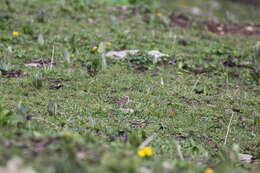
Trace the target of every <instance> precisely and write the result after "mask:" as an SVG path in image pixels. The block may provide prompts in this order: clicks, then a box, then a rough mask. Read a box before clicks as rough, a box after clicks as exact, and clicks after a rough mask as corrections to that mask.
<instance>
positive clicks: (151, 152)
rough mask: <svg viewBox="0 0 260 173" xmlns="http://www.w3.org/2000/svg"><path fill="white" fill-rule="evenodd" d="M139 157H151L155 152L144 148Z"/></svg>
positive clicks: (149, 148) (139, 151) (139, 152)
mask: <svg viewBox="0 0 260 173" xmlns="http://www.w3.org/2000/svg"><path fill="white" fill-rule="evenodd" d="M137 154H138V156H139V157H149V156H152V155H153V150H152V148H151V147H144V148H142V149H140V150H138V152H137Z"/></svg>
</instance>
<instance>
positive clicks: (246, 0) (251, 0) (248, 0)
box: [232, 0, 260, 6]
mask: <svg viewBox="0 0 260 173" xmlns="http://www.w3.org/2000/svg"><path fill="white" fill-rule="evenodd" d="M232 1H233V2H238V3H244V4H249V5H257V6H258V5H260V1H259V0H232Z"/></svg>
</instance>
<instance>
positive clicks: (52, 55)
mask: <svg viewBox="0 0 260 173" xmlns="http://www.w3.org/2000/svg"><path fill="white" fill-rule="evenodd" d="M54 53H55V47H54V45H53V47H52V54H51V66H50V68H51V69H52V64H53V59H54Z"/></svg>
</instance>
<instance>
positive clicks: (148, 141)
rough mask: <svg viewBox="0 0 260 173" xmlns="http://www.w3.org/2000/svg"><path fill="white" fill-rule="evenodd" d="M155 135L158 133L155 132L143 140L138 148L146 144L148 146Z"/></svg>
mask: <svg viewBox="0 0 260 173" xmlns="http://www.w3.org/2000/svg"><path fill="white" fill-rule="evenodd" d="M155 136H156V134H153V135H152V136H150V137H148V138H147V139H145V140H144V142H142V143H141V144H140V146H139V147H138V148H139V149H142V148H144V147H145V146H147V145H148V144H149V143H150V142H152V140H153V139H154V138H155Z"/></svg>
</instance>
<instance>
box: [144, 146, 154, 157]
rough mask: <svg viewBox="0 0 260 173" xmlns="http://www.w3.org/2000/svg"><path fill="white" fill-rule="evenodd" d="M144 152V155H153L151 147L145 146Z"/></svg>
mask: <svg viewBox="0 0 260 173" xmlns="http://www.w3.org/2000/svg"><path fill="white" fill-rule="evenodd" d="M144 149H145V153H146V156H152V155H153V150H152V148H151V147H145V148H144Z"/></svg>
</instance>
